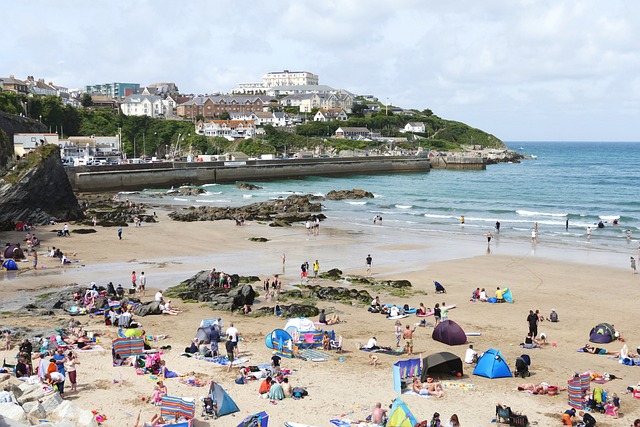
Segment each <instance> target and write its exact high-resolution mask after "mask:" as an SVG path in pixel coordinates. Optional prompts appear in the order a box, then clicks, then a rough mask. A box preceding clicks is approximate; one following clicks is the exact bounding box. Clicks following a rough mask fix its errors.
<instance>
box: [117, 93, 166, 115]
mask: <svg viewBox="0 0 640 427" xmlns="http://www.w3.org/2000/svg"><path fill="white" fill-rule="evenodd" d="M120 108H122V114H124V115H125V116H149V117H166V116H170V115H173V111H174V109H175V108H176V102H175V101H174V100H173V99H172V98H171V97H170V96H168V97H167V98H166V99H165V98H162V97H161V96H157V95H129V96H127V98H126V99H125V100H124V102H123V103H122V105H121V106H120Z"/></svg>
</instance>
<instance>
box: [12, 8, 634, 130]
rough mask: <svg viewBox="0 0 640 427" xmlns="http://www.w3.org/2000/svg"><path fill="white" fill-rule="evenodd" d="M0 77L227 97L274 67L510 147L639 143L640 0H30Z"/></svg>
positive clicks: (18, 13)
mask: <svg viewBox="0 0 640 427" xmlns="http://www.w3.org/2000/svg"><path fill="white" fill-rule="evenodd" d="M27 4H28V7H27V5H26V4H25V3H24V2H17V1H11V2H8V3H7V4H4V5H3V9H2V10H3V15H4V17H5V19H3V23H2V26H0V36H1V39H2V40H3V43H2V48H1V49H0V75H2V76H8V75H10V74H14V75H15V76H16V77H17V78H26V76H27V75H33V76H36V77H39V78H44V79H46V80H47V81H53V82H55V83H56V84H60V85H64V86H68V87H70V88H76V87H82V86H84V85H85V84H94V83H104V82H115V81H120V82H134V83H140V84H142V85H145V84H149V83H153V82H157V81H173V82H175V83H176V84H177V85H178V87H179V88H180V90H181V91H182V92H186V93H211V92H216V91H221V92H226V91H229V90H230V89H231V88H232V87H234V86H235V85H236V84H237V83H240V82H258V81H260V80H261V78H262V75H263V74H264V73H266V72H269V71H279V70H283V69H288V70H292V71H293V70H300V71H310V72H313V73H316V74H318V75H319V76H320V83H321V84H327V85H330V86H333V87H337V88H344V89H347V90H349V91H351V92H354V93H356V94H374V95H376V96H378V98H379V99H380V100H381V101H383V102H386V100H387V99H388V100H389V102H390V103H391V104H393V105H398V106H402V107H406V108H418V109H424V108H430V109H431V110H433V111H434V112H435V113H436V114H437V115H439V116H441V117H444V118H448V119H454V120H459V121H462V122H465V123H468V124H470V125H472V126H475V127H478V128H480V129H483V130H485V131H487V132H490V133H492V134H494V135H496V136H497V137H499V138H501V139H503V140H505V141H517V140H520V141H526V140H551V141H558V140H571V141H580V140H597V141H609V140H617V141H639V140H640V134H639V132H640V126H639V123H640V50H639V49H640V47H639V45H638V42H639V41H640V26H639V25H637V24H638V22H640V2H636V1H632V0H629V1H616V0H610V1H607V2H601V1H595V0H593V1H592V0H577V1H533V0H521V1H515V0H513V1H509V0H504V1H493V0H482V1H477V0H471V1H465V0H460V1H435V0H434V1H423V0H393V1H389V0H387V1H384V0H361V1H358V0H323V1H321V2H311V1H303V0H256V1H242V2H235V1H226V2H221V1H217V0H189V1H179V0H178V1H175V0H174V1H171V0H91V1H86V0H56V1H51V0H30V1H29V2H28V3H27Z"/></svg>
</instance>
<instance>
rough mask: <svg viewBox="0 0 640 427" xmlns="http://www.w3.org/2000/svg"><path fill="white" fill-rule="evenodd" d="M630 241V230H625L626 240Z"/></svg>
mask: <svg viewBox="0 0 640 427" xmlns="http://www.w3.org/2000/svg"><path fill="white" fill-rule="evenodd" d="M630 241H631V230H627V242H630Z"/></svg>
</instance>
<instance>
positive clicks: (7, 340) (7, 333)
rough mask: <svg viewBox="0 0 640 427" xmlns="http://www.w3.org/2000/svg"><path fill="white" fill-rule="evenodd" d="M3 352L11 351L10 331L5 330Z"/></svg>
mask: <svg viewBox="0 0 640 427" xmlns="http://www.w3.org/2000/svg"><path fill="white" fill-rule="evenodd" d="M4 341H5V350H7V351H9V350H11V331H10V330H8V329H5V331H4Z"/></svg>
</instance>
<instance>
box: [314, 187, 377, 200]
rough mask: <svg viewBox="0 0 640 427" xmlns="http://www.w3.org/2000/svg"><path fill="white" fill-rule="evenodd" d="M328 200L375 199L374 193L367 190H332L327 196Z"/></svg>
mask: <svg viewBox="0 0 640 427" xmlns="http://www.w3.org/2000/svg"><path fill="white" fill-rule="evenodd" d="M325 198H326V199H327V200H351V199H373V193H371V192H369V191H365V190H358V189H355V188H354V189H353V190H339V191H336V190H331V191H329V192H328V193H327V195H326V196H325Z"/></svg>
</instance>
